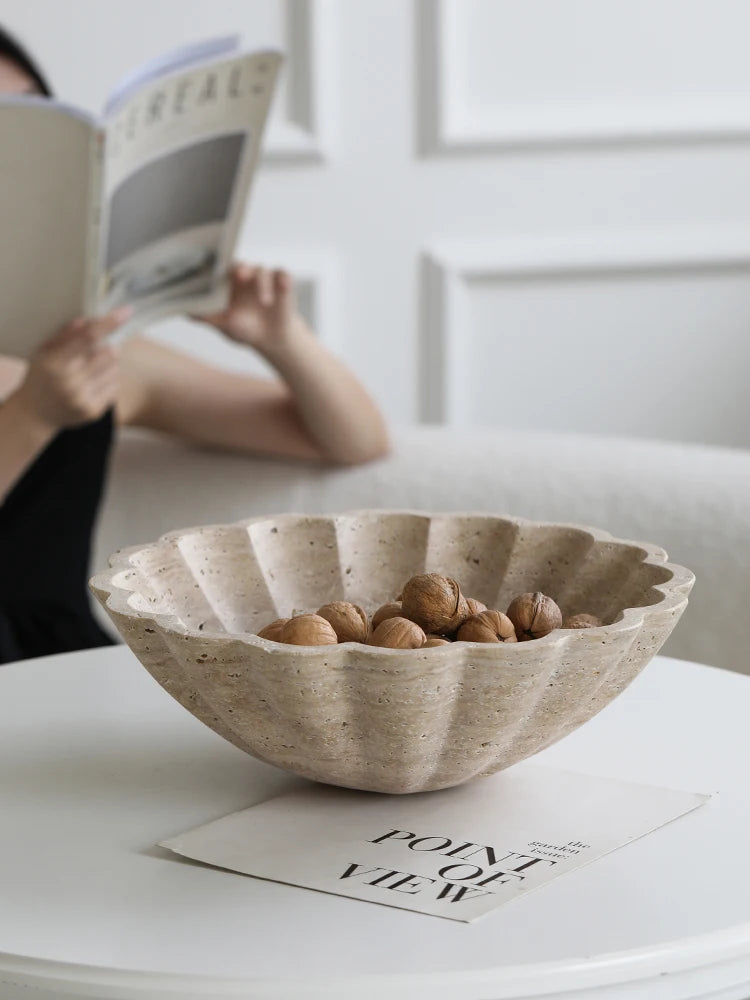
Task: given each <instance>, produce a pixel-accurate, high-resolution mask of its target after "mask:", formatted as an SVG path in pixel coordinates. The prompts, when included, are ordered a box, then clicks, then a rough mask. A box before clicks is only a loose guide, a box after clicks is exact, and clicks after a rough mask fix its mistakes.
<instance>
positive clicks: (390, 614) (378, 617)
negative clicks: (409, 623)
mask: <svg viewBox="0 0 750 1000" xmlns="http://www.w3.org/2000/svg"><path fill="white" fill-rule="evenodd" d="M401 617H402V615H401V601H391V602H390V603H389V604H384V605H383V606H382V607H381V608H378V610H377V611H376V612H375V614H374V615H373V616H372V628H373V631H374V630H375V629H376V628H377V627H378V625H379V624H380V623H381V622H384V621H385V620H386V618H401Z"/></svg>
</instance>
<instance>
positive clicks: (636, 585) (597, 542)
mask: <svg viewBox="0 0 750 1000" xmlns="http://www.w3.org/2000/svg"><path fill="white" fill-rule="evenodd" d="M665 559H666V555H665V553H664V552H663V551H662V550H660V549H657V548H655V547H653V546H648V547H645V546H643V545H639V544H637V543H631V542H626V541H621V540H616V539H613V538H612V537H611V536H609V535H607V534H606V533H604V532H599V531H595V530H593V529H588V528H584V527H578V526H571V525H560V524H538V523H532V522H524V521H522V520H519V519H513V518H500V517H493V516H489V515H480V514H477V515H471V514H468V515H451V514H446V515H438V516H431V517H430V516H426V515H421V514H416V513H401V512H383V511H367V512H356V513H353V514H342V515H339V516H336V517H309V516H297V515H281V516H278V517H268V518H261V519H255V520H252V521H248V522H243V523H239V524H233V525H219V526H208V527H201V528H195V529H190V530H186V531H181V532H175V533H173V534H171V535H167V536H165V537H164V538H163V539H161V540H160V541H159V542H156V543H154V544H152V545H148V546H144V547H142V548H140V549H136V550H132V551H131V554H130V557H129V560H128V562H129V565H130V567H131V569H130V572H131V573H132V572H133V570H135V572H136V573H137V576H138V580H137V584H136V586H135V587H133V582H132V581H131V582H130V584H129V586H128V588H127V589H129V590H131V591H132V593H131V594H130V596H129V598H128V601H129V603H130V606H131V607H132V608H133V610H136V611H144V612H149V613H151V614H153V613H155V612H156V613H162V614H169V615H173V616H175V617H176V618H177V620H178V621H179V623H180V624H182V625H183V626H185V627H187V628H189V629H191V630H192V629H197V630H198V631H201V632H204V633H210V632H218V633H222V634H234V635H236V634H242V633H255V632H257V631H258V630H259V629H260V628H262V627H263V626H264V625H266V624H268V623H269V622H270V621H271V620H272V619H274V618H276V617H281V616H289V615H291V614H293V613H295V612H301V611H315V610H316V609H317V608H318V607H320V606H321V605H322V604H325V603H327V602H328V601H333V600H351V601H354V602H355V603H357V604H361V605H362V606H363V607H364V608H365V609H366V610H367V611H368V612H372V611H374V610H375V609H376V608H377V607H379V606H380V605H381V604H383V603H385V602H387V601H391V600H393V599H394V598H395V597H396V595H397V594H398V593H399V591H400V590H401V588H402V587H403V585H404V583H405V582H406V580H408V579H409V577H411V576H413V575H414V574H417V573H425V572H439V573H444V574H446V575H448V576H452V577H454V578H455V579H456V580H458V582H459V584H460V585H461V589H462V591H463V593H464V594H465V595H466V596H468V597H475V598H477V599H479V600H480V601H483V602H484V603H485V604H486V605H487V606H488V607H492V608H498V609H500V610H505V608H506V607H507V606H508V604H509V603H510V601H511V600H512V598H513V597H515V596H516V595H517V594H520V593H524V592H527V591H537V590H540V591H543V592H544V593H545V594H548V595H549V596H550V597H552V598H554V600H555V601H557V603H558V604H559V605H560V607H561V609H562V611H563V614H574V613H578V612H588V613H589V614H593V615H596V616H597V617H599V618H600V619H601V620H602V621H603V622H604V623H605V624H609V623H612V622H615V621H617V620H618V619H620V618H621V617H622V614H623V611H624V610H625V609H627V608H640V607H646V606H650V605H653V604H656V603H658V602H659V601H660V600H662V599H663V597H664V594H663V592H662V591H661V590H658V589H656V588H657V587H658V586H659V585H660V584H663V583H665V582H667V581H668V580H669V579H670V578H671V577H672V569H671V568H670V567H668V566H666V565H664V560H665ZM648 560H653V561H648ZM113 582H115V583H116V582H117V581H116V580H114V581H113Z"/></svg>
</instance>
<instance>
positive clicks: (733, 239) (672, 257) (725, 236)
mask: <svg viewBox="0 0 750 1000" xmlns="http://www.w3.org/2000/svg"><path fill="white" fill-rule="evenodd" d="M736 272H741V273H744V272H747V274H748V277H750V235H748V234H747V233H744V232H741V231H737V232H735V231H718V232H716V231H711V232H706V231H698V232H696V231H685V232H683V231H680V230H675V231H673V232H671V233H666V234H665V233H659V234H648V233H643V232H637V233H636V232H621V233H616V232H615V233H612V232H607V233H603V234H602V235H601V236H599V235H576V236H571V237H558V236H556V237H548V238H538V239H530V238H523V239H518V240H503V241H490V242H487V241H472V242H469V243H465V242H451V243H441V244H435V245H434V246H432V247H430V248H428V249H426V250H425V251H424V252H423V254H422V256H421V261H420V285H421V287H420V335H419V363H418V368H419V372H420V385H419V394H420V402H419V416H420V420H421V421H423V422H426V423H439V424H449V425H451V424H453V425H455V424H459V423H462V422H463V416H464V414H465V413H466V410H467V407H468V402H469V400H470V397H471V391H472V390H471V386H468V385H466V384H463V380H462V378H461V376H460V374H459V373H460V372H461V371H462V370H463V367H464V366H463V365H462V363H461V357H462V355H461V352H462V351H465V350H466V336H465V333H466V331H467V315H468V312H469V309H470V304H471V298H470V297H471V295H472V292H473V290H476V289H477V288H479V287H481V286H483V285H500V286H502V285H506V286H508V287H511V286H514V285H518V284H519V283H522V282H523V283H532V282H533V283H534V284H535V285H537V286H539V288H540V292H541V290H542V289H543V288H544V286H545V285H547V286H550V285H551V284H553V283H556V282H574V281H581V280H585V281H589V282H596V281H606V280H616V279H618V278H620V279H625V278H632V279H635V280H638V279H642V280H644V281H646V280H659V278H660V277H663V278H664V279H665V280H667V279H668V278H669V277H670V276H674V275H678V276H685V277H689V276H690V275H691V274H696V275H701V276H709V275H711V274H720V275H729V274H731V273H736Z"/></svg>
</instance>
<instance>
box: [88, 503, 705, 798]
mask: <svg viewBox="0 0 750 1000" xmlns="http://www.w3.org/2000/svg"><path fill="white" fill-rule="evenodd" d="M425 572H437V573H443V574H445V575H447V576H451V577H454V578H455V579H456V580H458V581H459V583H460V585H461V588H462V591H463V593H464V594H465V595H470V596H471V597H474V598H477V599H478V600H481V601H483V602H484V603H485V604H486V605H487V607H488V608H496V609H499V610H501V611H504V610H505V609H506V608H507V606H508V604H509V603H510V601H511V599H512V598H513V597H514V596H516V595H517V594H520V593H526V592H530V591H542V592H543V593H545V594H548V595H549V596H550V597H552V598H553V599H554V600H555V601H556V602H557V603H558V604H559V605H560V607H561V609H562V612H563V615H564V616H567V615H570V614H575V613H578V612H583V611H585V612H588V613H590V614H594V615H597V616H598V617H599V618H601V619H602V621H603V622H604V623H605V624H604V625H603V626H602V627H600V628H587V629H579V630H569V631H568V630H560V629H558V630H556V631H554V632H552V633H550V634H549V635H547V636H545V637H544V638H542V639H536V640H533V641H530V642H519V643H508V644H505V643H498V644H481V643H471V642H469V643H467V642H457V643H451V644H449V645H444V646H437V647H435V648H430V649H397V650H396V649H384V648H380V647H376V646H366V645H361V644H357V643H344V644H339V645H334V646H318V647H306V646H287V645H282V644H280V643H277V642H273V641H271V640H267V639H261V638H260V637H258V636H257V635H255V634H254V633H255V632H256V631H257V630H259V629H261V628H262V627H263V626H264V625H266V624H268V623H269V622H271V621H272V620H273V619H275V618H279V617H286V616H289V615H292V614H293V613H298V612H301V611H315V610H316V609H317V608H319V607H320V606H321V605H323V604H326V603H328V602H330V601H337V600H347V601H352V602H354V603H356V604H360V605H362V606H363V607H364V608H365V609H366V611H367V612H368V613H369V614H372V613H373V612H374V611H375V610H376V609H377V608H379V607H380V606H381V605H383V604H385V603H387V602H389V601H392V600H393V599H394V597H395V596H396V595H397V594H398V593H399V592H400V590H401V588H402V587H403V585H404V583H405V582H406V580H408V579H409V577H411V576H413V575H415V574H417V573H425ZM693 582H694V577H693V574H692V573H691V572H690V571H689V570H686V569H685V568H683V567H681V566H676V565H674V564H671V563H668V562H667V555H666V553H665V552H664V551H663V550H662V549H660V548H658V547H657V546H654V545H650V544H646V543H635V542H628V541H624V540H621V539H615V538H613V537H612V536H611V535H609V534H607V533H606V532H603V531H599V530H596V529H592V528H586V527H581V526H577V525H566V524H542V523H534V522H530V521H524V520H522V519H520V518H512V517H500V516H492V515H486V514H471V513H450V514H427V513H423V512H418V511H383V510H376V511H355V512H351V513H345V514H339V515H333V516H328V517H319V516H316V517H309V516H305V515H296V514H284V515H280V516H277V517H263V518H255V519H252V520H248V521H242V522H239V523H236V524H229V525H209V526H204V527H197V528H189V529H184V530H181V531H173V532H170V533H169V534H167V535H165V536H164V537H162V538H161V539H160V540H159V541H157V542H154V543H152V544H148V545H142V546H138V547H136V548H131V549H127V550H123V551H120V552H118V553H115V555H113V556H112V557H111V559H110V569H109V570H107V571H105V572H103V573H100V574H99V575H98V576H95V577H94V578H93V579H92V581H91V589H92V591H93V593H94V594H95V595H96V597H97V598H98V600H99V601H100V602H101V603H102V605H103V606H104V608H105V609H106V611H107V613H108V614H109V616H110V618H111V619H112V621H113V623H114V624H115V626H116V628H117V629H118V630H119V632H120V634H121V635H122V637H123V639H124V640H125V642H127V643H128V645H129V646H130V648H131V649H132V650H133V652H134V653H135V655H136V656H137V657H138V659H139V660H140V661H141V663H142V664H143V665H144V666H145V667H146V669H147V670H148V671H149V672H150V673H151V674H152V675H153V676H154V677H155V678H156V680H157V681H158V682H159V683H160V684H161V685H162V687H164V689H165V690H166V691H168V692H169V693H170V694H171V695H172V696H173V697H174V698H176V699H177V701H179V702H180V704H181V705H183V706H184V707H185V708H187V709H188V711H190V712H191V713H192V714H193V715H195V716H196V717H197V718H198V719H200V720H201V721H202V722H204V723H205V724H206V725H207V726H210V727H211V729H213V730H215V731H216V732H217V733H219V734H220V735H221V736H223V737H225V738H226V739H227V740H229V741H230V742H232V743H233V744H234V745H235V746H237V747H239V748H241V749H242V750H244V751H246V752H247V753H249V754H252V755H253V756H254V757H257V758H259V759H260V760H264V761H268V762H269V763H271V764H275V765H277V766H278V767H281V768H284V769H285V770H288V771H292V772H294V773H296V774H299V775H302V776H304V777H306V778H311V779H313V780H315V781H321V782H326V783H329V784H334V785H342V786H345V787H349V788H359V789H364V790H369V791H378V792H387V793H407V792H422V791H428V790H431V789H438V788H447V787H450V786H452V785H457V784H460V783H462V782H464V781H468V780H470V779H472V778H475V777H478V776H481V775H488V774H493V773H494V772H495V771H499V770H502V769H503V768H506V767H509V766H510V765H512V764H515V763H517V762H518V761H521V760H523V759H524V758H526V757H529V756H531V755H532V754H535V753H537V752H538V751H540V750H542V749H544V748H545V747H547V746H549V745H550V744H551V743H554V742H556V741H557V740H559V739H561V738H562V737H563V736H566V735H567V734H568V733H570V732H572V730H574V729H576V728H577V727H578V726H580V725H582V724H583V723H584V722H586V721H587V720H588V719H590V718H591V717H592V716H594V715H596V713H597V712H599V711H600V710H601V709H602V708H604V707H605V705H607V704H608V703H609V702H610V701H612V699H613V698H615V697H616V696H617V695H618V694H619V693H620V692H621V691H623V690H624V688H626V687H627V685H628V684H629V683H630V682H631V681H632V680H633V678H634V677H635V676H636V675H637V674H638V673H639V672H640V671H641V670H642V669H643V667H644V666H645V665H646V664H647V663H648V662H649V660H650V659H651V658H652V657H653V656H654V655H655V654H656V653H657V652H658V650H659V649H660V648H661V646H662V644H663V643H664V642H665V640H666V639H667V637H668V636H669V634H670V632H671V631H672V630H673V629H674V627H675V625H676V623H677V621H678V619H679V617H680V615H681V614H682V612H683V611H684V609H685V606H686V604H687V599H688V594H689V592H690V589H691V587H692V585H693ZM633 738H634V739H636V738H637V733H634V734H633Z"/></svg>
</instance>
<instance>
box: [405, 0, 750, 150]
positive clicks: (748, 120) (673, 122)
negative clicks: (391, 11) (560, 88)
mask: <svg viewBox="0 0 750 1000" xmlns="http://www.w3.org/2000/svg"><path fill="white" fill-rule="evenodd" d="M414 3H415V36H416V39H417V46H416V48H417V52H416V58H417V116H418V121H419V125H418V150H419V152H420V154H421V155H423V156H451V155H466V154H476V153H490V154H492V153H495V154H496V153H502V152H507V151H509V150H512V149H526V148H531V149H534V148H539V149H545V148H549V149H555V148H562V149H564V148H567V147H573V148H575V147H579V146H609V145H614V146H618V145H623V144H657V145H665V144H696V145H699V144H703V143H706V142H726V141H737V140H743V139H744V140H746V139H748V138H750V103H749V102H748V101H747V100H745V101H743V100H741V99H732V98H729V97H727V98H724V97H718V96H717V97H715V98H711V99H709V101H708V102H702V103H701V102H697V101H692V100H690V99H688V98H684V99H679V98H678V99H677V100H674V101H668V100H664V99H661V100H654V101H648V100H640V101H638V102H637V103H636V104H635V105H630V104H627V103H625V102H620V101H607V102H604V103H602V104H600V105H599V106H587V105H586V104H584V103H576V102H570V103H568V104H566V105H564V106H561V107H558V108H553V109H550V108H549V107H545V105H544V103H542V102H540V103H539V104H538V105H537V106H536V107H534V108H533V109H532V110H531V112H530V111H529V108H527V107H523V108H520V107H516V108H514V106H513V104H512V103H508V104H506V105H504V106H503V107H497V108H492V109H487V110H485V111H484V113H481V114H478V113H477V111H476V109H474V108H471V107H469V106H468V103H467V102H466V101H464V102H463V104H461V102H460V101H459V102H458V111H456V105H457V102H456V99H455V90H456V87H457V86H458V87H459V88H460V71H457V70H456V67H455V66H453V65H452V63H453V62H454V61H455V60H452V57H451V53H450V38H451V32H450V30H449V27H448V25H449V19H450V17H455V16H456V12H457V10H459V9H460V8H459V7H458V5H457V3H456V0H414ZM451 7H452V9H451ZM464 9H465V8H464ZM452 91H453V93H452ZM450 106H453V111H452V112H451V111H450V110H449V108H450Z"/></svg>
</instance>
